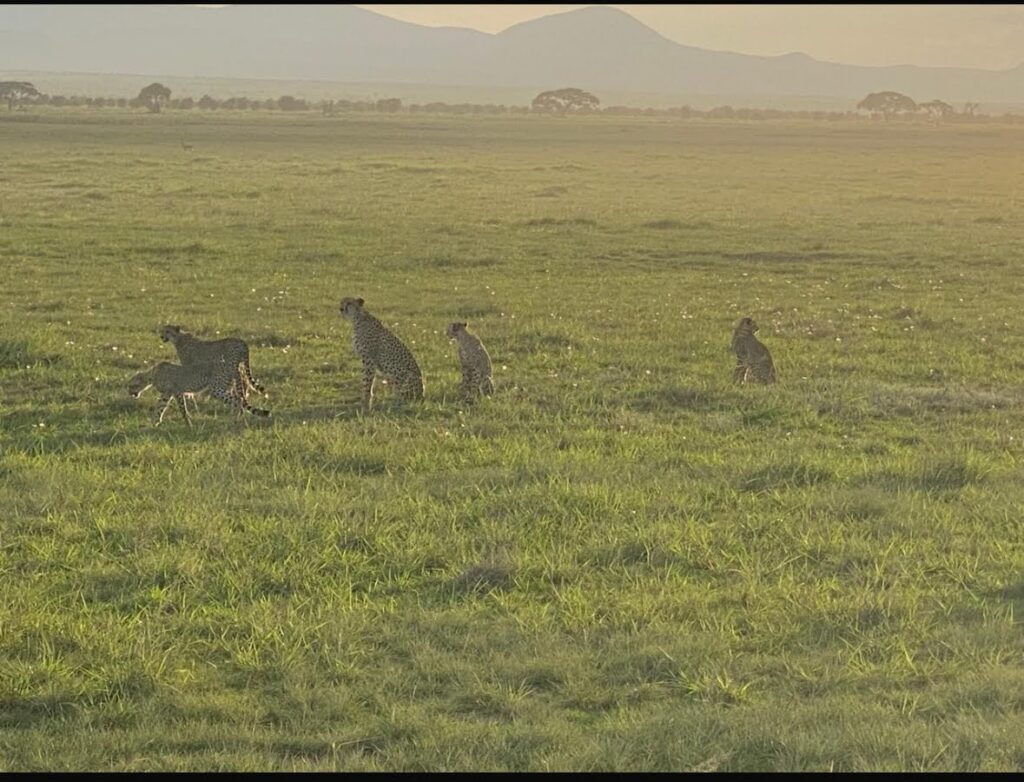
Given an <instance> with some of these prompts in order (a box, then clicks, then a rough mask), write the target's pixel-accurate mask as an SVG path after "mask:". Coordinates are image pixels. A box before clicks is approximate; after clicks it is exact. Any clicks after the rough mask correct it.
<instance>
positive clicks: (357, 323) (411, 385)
mask: <svg viewBox="0 0 1024 782" xmlns="http://www.w3.org/2000/svg"><path fill="white" fill-rule="evenodd" d="M363 303H364V302H363V300H362V299H357V298H349V297H346V298H344V299H342V300H341V306H340V310H341V314H342V315H343V316H344V317H346V318H348V319H349V320H351V321H352V345H353V347H354V348H355V351H356V355H357V356H359V360H360V361H362V362H363V407H364V408H365V409H366V411H367V412H369V411H370V409H371V407H372V405H373V383H374V380H375V378H376V376H377V373H380V375H381V376H382V377H384V378H385V379H386V380H387V381H388V382H393V383H395V385H396V386H397V388H398V390H399V393H400V394H401V395H402V396H403V397H404V398H406V399H423V374H422V373H421V372H420V367H419V364H417V363H416V359H415V358H414V357H413V355H412V352H411V351H410V350H409V348H407V347H406V346H405V345H404V344H403V343H402V341H401V340H400V339H399V338H398V337H396V336H395V335H394V334H392V333H391V332H390V331H388V329H387V328H386V327H385V326H384V324H383V323H381V322H380V321H379V320H377V319H376V318H375V317H374V316H373V315H371V314H370V313H369V312H367V311H366V310H364V309H363Z"/></svg>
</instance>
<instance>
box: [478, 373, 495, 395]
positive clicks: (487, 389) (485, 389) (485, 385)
mask: <svg viewBox="0 0 1024 782" xmlns="http://www.w3.org/2000/svg"><path fill="white" fill-rule="evenodd" d="M480 391H481V392H482V393H484V394H486V395H487V396H491V394H493V393H494V381H493V380H492V379H491V378H489V377H485V378H484V379H483V382H482V383H481V384H480Z"/></svg>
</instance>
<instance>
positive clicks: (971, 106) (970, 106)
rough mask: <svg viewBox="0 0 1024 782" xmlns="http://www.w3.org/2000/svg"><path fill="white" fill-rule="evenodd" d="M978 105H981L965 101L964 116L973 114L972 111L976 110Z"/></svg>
mask: <svg viewBox="0 0 1024 782" xmlns="http://www.w3.org/2000/svg"><path fill="white" fill-rule="evenodd" d="M980 106H981V104H980V103H965V104H964V116H965V117H973V116H974V112H976V111H977V110H978V108H979V107H980Z"/></svg>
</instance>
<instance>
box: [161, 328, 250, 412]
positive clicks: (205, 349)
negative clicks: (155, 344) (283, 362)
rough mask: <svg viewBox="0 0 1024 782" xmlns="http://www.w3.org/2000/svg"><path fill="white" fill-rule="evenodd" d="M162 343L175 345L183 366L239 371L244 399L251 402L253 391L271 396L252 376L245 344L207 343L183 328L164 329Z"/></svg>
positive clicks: (228, 341) (237, 341) (234, 340)
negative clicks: (222, 364) (215, 364)
mask: <svg viewBox="0 0 1024 782" xmlns="http://www.w3.org/2000/svg"><path fill="white" fill-rule="evenodd" d="M160 339H162V340H163V341H164V342H173V343H174V349H175V350H176V351H177V353H178V358H179V359H180V360H181V363H182V364H185V365H188V364H203V363H208V362H211V361H223V362H225V363H227V364H230V365H231V366H232V367H233V368H236V369H237V371H238V382H239V388H240V390H241V392H242V396H243V397H244V398H246V399H248V398H249V390H250V389H252V390H254V391H257V392H259V393H261V394H263V395H264V396H266V395H267V392H266V390H264V388H263V386H261V385H260V384H259V382H257V380H256V378H254V377H253V376H252V369H251V368H250V367H249V346H248V345H246V344H245V342H243V341H242V340H240V339H237V338H235V337H228V338H226V339H217V340H212V341H206V340H202V339H199V338H198V337H195V336H193V335H192V334H189V333H188V332H187V331H183V330H182V328H181V326H164V327H163V328H161V329H160Z"/></svg>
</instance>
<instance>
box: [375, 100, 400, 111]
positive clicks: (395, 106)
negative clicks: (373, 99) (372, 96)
mask: <svg viewBox="0 0 1024 782" xmlns="http://www.w3.org/2000/svg"><path fill="white" fill-rule="evenodd" d="M401 108H402V99H401V98H381V99H380V100H379V101H377V111H383V112H386V113H388V114H393V113H394V112H396V111H399V110H401Z"/></svg>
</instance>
